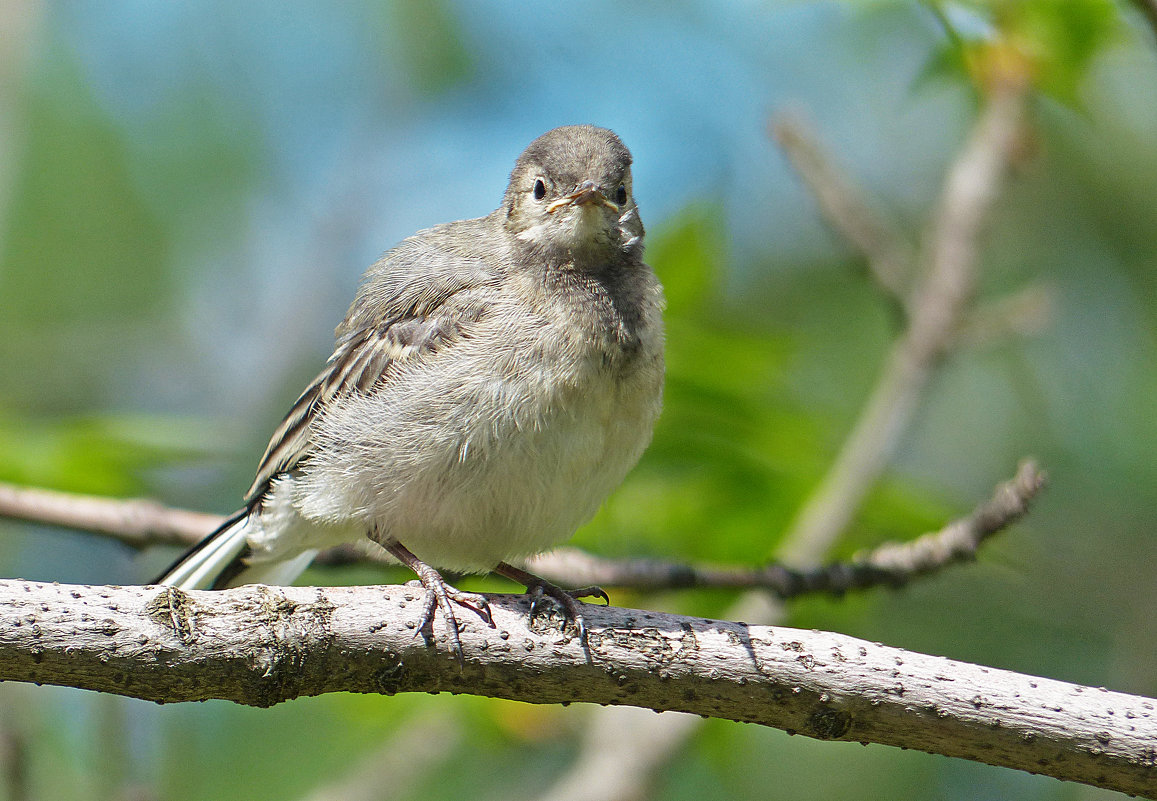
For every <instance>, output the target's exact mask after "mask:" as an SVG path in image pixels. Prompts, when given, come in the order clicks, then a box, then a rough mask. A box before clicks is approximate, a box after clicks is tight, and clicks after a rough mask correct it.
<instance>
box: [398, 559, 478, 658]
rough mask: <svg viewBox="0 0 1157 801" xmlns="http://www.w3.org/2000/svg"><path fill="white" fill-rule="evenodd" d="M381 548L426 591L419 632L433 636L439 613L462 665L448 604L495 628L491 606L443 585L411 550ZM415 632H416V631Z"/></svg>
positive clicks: (472, 593) (437, 576)
mask: <svg viewBox="0 0 1157 801" xmlns="http://www.w3.org/2000/svg"><path fill="white" fill-rule="evenodd" d="M382 547H383V548H385V549H386V550H387V551H389V552H390V554H391V555H392V556H393V557H394V558H396V559H397V560H398V561H399V562H401V563H402V564H404V565H405V566H406V567H408V568H410V569H411V570H413V571H414V572H415V573H417V574H418V579H419V580H420V581H421V582H422V586H423V587H425V588H426V610H425V611H424V612H423V613H422V619H421V621H420V622H419V624H418V631H429V632H430V635H431V636H433V631H434V630H433V622H434V612H435V610H437V609H441V610H442V617H443V618H445V620H446V628H447V630H448V631H449V633H450V647H451V648H452V649H453V650H454V655H455V656H456V657H458V662H459V663H460V664H461V663H463V662H464V661H465V659H464V657H463V656H462V641H461V640H459V639H458V619H457V618H456V617H455V616H454V607H453V606H451V605H450V602H451V601H453V602H454V603H456V604H458V605H459V606H464V607H466V608H467V609H469V610H470V611H471V612H474V613H475V614H477V615H478V617H480V618H482V619H483V620H484V621H486V623H487V625H489V626H490V627H491V628H494V619H493V617H491V615H490V604H489V603H487V601H486V596H484V595H479V594H478V593H474V592H462V591H461V590H458V589H455V588H454V587H451V586H450V585H449V584H447V583H446V580H445V579H444V578H442V574H441V573H439V572H438V571H437V570H435V569H434V568H432V567H430V566H429V565H428V564H426V563H425V562H423V561H422V560H421V559H419V558H418V557H416V556H414V554H413V553H411V552H410V549H409V548H407V547H406V546H404V545H402V544H401V543H400V542H384V543H382ZM415 633H416V632H415Z"/></svg>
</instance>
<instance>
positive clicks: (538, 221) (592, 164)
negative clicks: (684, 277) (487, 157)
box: [503, 125, 643, 268]
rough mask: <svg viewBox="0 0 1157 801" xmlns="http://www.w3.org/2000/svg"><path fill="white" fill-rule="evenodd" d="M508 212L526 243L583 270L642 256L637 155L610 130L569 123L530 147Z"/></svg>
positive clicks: (518, 165)
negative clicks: (634, 178)
mask: <svg viewBox="0 0 1157 801" xmlns="http://www.w3.org/2000/svg"><path fill="white" fill-rule="evenodd" d="M503 208H504V209H505V213H506V217H505V224H506V227H507V230H509V231H510V233H511V234H512V235H513V236H514V237H515V238H516V239H517V241H518V242H519V243H520V245H522V246H524V247H527V248H529V249H532V250H536V251H539V252H541V253H543V255H545V256H547V257H549V258H553V259H559V260H565V261H570V262H573V263H574V264H575V265H576V266H578V267H580V268H581V267H586V268H596V267H598V266H600V265H603V264H606V263H608V262H610V261H614V260H616V258H622V257H623V256H631V257H637V256H638V255H639V253H640V252H641V250H642V242H643V223H642V221H641V220H640V219H639V211H638V209H637V208H636V206H635V199H634V195H633V193H632V191H631V153H630V151H628V150H627V148H626V146H625V145H623V143H622V141H620V140H619V137H618V136H616V135H615V134H614V133H613V132H611V131H608V130H607V129H605V128H596V127H594V126H592V125H568V126H565V127H562V128H555V129H554V130H552V131H547V132H546V133H544V134H543V135H542V136H540V137H538V138H537V139H535V140H534V141H533V142H531V143H530V145H529V146H528V147H527V148H526V150H525V151H523V153H522V155H521V156H519V157H518V161H517V162H515V165H514V171H513V172H511V174H510V184H509V186H507V189H506V196H505V199H504V201H503Z"/></svg>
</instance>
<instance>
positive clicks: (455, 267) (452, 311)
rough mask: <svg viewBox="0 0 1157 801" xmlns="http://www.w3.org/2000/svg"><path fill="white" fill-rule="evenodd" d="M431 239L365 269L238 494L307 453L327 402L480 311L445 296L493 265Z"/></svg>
mask: <svg viewBox="0 0 1157 801" xmlns="http://www.w3.org/2000/svg"><path fill="white" fill-rule="evenodd" d="M471 222H473V221H471ZM436 232H437V229H435V231H432V232H424V233H427V234H432V233H436ZM430 239H431V237H429V236H428V237H427V238H423V237H421V236H420V235H419V236H417V237H413V238H412V239H410V240H406V241H405V242H403V243H402V244H401V245H399V247H398V248H396V249H395V250H393V251H391V252H390V253H388V254H386V256H384V257H383V258H382V259H381V260H380V261H379V262H378V263H377V264H375V265H374V266H373V267H371V268H370V270H369V271H368V272H367V273H366V276H365V279H364V280H363V284H362V288H361V289H360V290H359V292H358V296H357V298H356V299H355V300H354V303H353V305H352V306H350V310H349V313H348V314H347V315H346V318H345V320H344V321H343V322H342V324H341V325H340V326H338V329H337V334H338V341H337V346H336V348H335V349H334V352H333V355H332V356H330V357H329V360H328V361H327V362H326V366H325V369H324V370H322V371H321V373H320V374H318V376H317V377H316V378H314V379H313V381H311V382H310V383H309V386H307V387H306V388H305V391H304V392H302V393H301V395H300V396H299V397H298V398H297V400H296V401H295V402H294V404H293V407H292V408H291V409H290V410H289V413H288V414H287V415H286V416H285V418H284V419H283V420H282V421H281V424H280V425H279V426H278V427H277V430H276V431H275V432H274V433H273V437H272V438H271V439H270V441H269V446H268V447H267V448H266V449H265V455H264V456H262V457H261V462H260V464H259V465H258V468H257V477H256V478H255V479H254V480H253V485H252V486H251V487H250V488H249V491H248V492H247V493H246V494H245V503H246V504H248V505H249V506H254V505H256V504H258V503H260V501H261V498H262V496H263V495H264V494H265V492H266V490H267V489H268V488H269V484H270V482H271V481H272V480H273V479H274V478H275V477H276V476H277V475H279V474H281V473H284V472H286V471H288V470H292V469H293V468H294V467H295V466H296V465H297V464H298V463H299V462H300V461H301V460H302V459H303V458H304V457H305V456H306V455H307V454H308V453H309V451H310V449H311V447H312V439H311V430H310V429H311V424H312V421H313V420H314V418H315V416H316V415H317V414H318V413H319V412H320V411H321V410H322V409H324V408H325V406H326V405H328V404H330V403H332V402H333V401H334V400H335V399H338V398H341V397H343V396H346V395H350V394H352V393H354V392H363V393H364V392H369V391H370V390H372V389H373V388H374V386H375V385H376V384H377V383H378V382H379V381H381V380H382V378H383V377H384V376H386V375H387V374H388V372H389V370H390V369H391V367H392V366H397V365H399V364H402V363H408V362H411V361H413V360H415V359H423V358H429V356H430V355H431V354H432V353H435V352H438V351H440V350H444V349H446V348H447V347H449V346H450V345H452V343H453V342H454V341H455V340H456V339H457V338H458V336H459V334H460V332H461V329H462V326H463V325H464V324H467V323H469V322H471V321H472V320H476V319H477V318H478V316H479V315H480V314H481V313H482V311H483V310H482V307H481V306H480V305H479V303H478V302H476V301H471V302H470V303H457V302H451V298H455V297H456V296H458V297H459V298H460V297H461V295H460V293H462V292H463V291H464V290H469V289H473V288H476V287H481V286H485V285H488V284H493V283H495V282H496V281H497V271H496V270H495V269H494V265H493V263H492V262H491V261H490V260H482V259H472V258H464V255H465V254H463V253H460V252H453V251H454V250H455V249H453V248H452V249H451V250H450V251H449V252H448V251H447V249H445V248H440V247H438V241H437V239H438V238H436V237H434V238H433V241H430Z"/></svg>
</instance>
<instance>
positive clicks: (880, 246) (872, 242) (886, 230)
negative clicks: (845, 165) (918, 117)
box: [770, 114, 914, 312]
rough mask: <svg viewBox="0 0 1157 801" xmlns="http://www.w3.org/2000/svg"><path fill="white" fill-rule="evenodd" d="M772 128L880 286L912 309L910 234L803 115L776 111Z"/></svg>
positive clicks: (823, 208) (792, 160)
mask: <svg viewBox="0 0 1157 801" xmlns="http://www.w3.org/2000/svg"><path fill="white" fill-rule="evenodd" d="M770 131H771V135H772V136H773V137H775V140H776V141H777V142H778V143H779V146H780V147H781V148H782V149H783V152H784V153H786V154H787V157H788V158H789V159H790V160H791V164H792V166H793V167H794V168H795V171H796V173H797V174H798V175H799V176H800V178H802V179H803V181H804V183H806V184H807V187H808V189H809V190H811V193H812V195H813V196H814V197H815V199H816V201H817V202H818V203H819V206H820V210H821V211H822V212H823V214H824V217H825V218H826V219H827V220H828V222H829V223H830V224H831V226H832V227H833V228H834V229H835V230H836V232H838V233H839V234H841V235H842V236H843V238H844V239H845V240H846V241H847V242H849V243H850V244H851V245H852V246H853V247H855V248H856V250H858V251H859V252H860V255H861V256H863V257H864V259H865V260H866V262H867V265H868V270H869V272H870V273H871V275H872V277H873V278H874V279H875V281H876V283H877V284H879V286H880V288H881V289H883V290H884V291H885V292H887V293H888V294H889V295H890V296H891V297H892V298H893V299H895V300H896V301H897V302H898V303H899V304H900V306H901V307H904V311H905V312H907V311H908V310H907V308H906V306H907V298H906V295H907V289H906V284H907V281H908V279H909V277H910V276H911V274H912V272H913V262H914V254H913V252H912V247H911V246H910V245H909V244H908V242H907V240H905V238H904V236H903V235H902V234H901V233H900V232H899V231H898V230H896V228H895V226H893V225H891V224H890V223H889V222H888V221H887V220H885V219H884V218H882V217H880V216H879V215H878V214H876V213H875V212H874V211H873V210H872V207H871V205H870V204H869V203H867V202H866V201H865V200H864V199H863V195H862V193H861V192H860V191H859V190H858V188H857V187H856V186H855V185H854V184H853V183H852V181H851V179H850V178H848V176H847V174H846V173H844V172H843V171H842V170H840V169H838V168H837V167H836V166H835V164H834V161H833V159H832V157H831V156H830V155H829V154H828V153H827V152H826V151H825V150H824V149H823V148H822V147H821V146H820V144H819V141H818V137H816V135H815V134H814V133H813V132H812V131H811V130H810V129H809V127H808V126H807V125H806V124H805V123H804V121H803V119H802V117H801V116H800V115H798V114H779V115H776V117H775V118H774V119H773V120H772V122H771V125H770Z"/></svg>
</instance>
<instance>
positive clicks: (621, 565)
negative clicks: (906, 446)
mask: <svg viewBox="0 0 1157 801" xmlns="http://www.w3.org/2000/svg"><path fill="white" fill-rule="evenodd" d="M1043 484H1044V474H1043V473H1041V471H1040V469H1039V468H1038V467H1037V465H1036V463H1035V462H1033V461H1031V460H1026V461H1024V462H1022V463H1021V465H1020V468H1019V469H1018V470H1017V474H1016V476H1015V477H1014V478H1012V479H1011V480H1009V481H1007V482H1005V483H1004V484H1001V485H1000V486H999V487H997V488H996V491H995V493H994V494H993V497H992V498H991V499H989V500H988V501H986V502H985V503H984V504H982V505H981V506H979V507H977V508H976V509H975V510H973V512H972V513H971V514H969V515H968V516H967V517H963V518H961V519H959V520H956V521H954V522H952V523H950V524H949V525H947V526H945V527H944V528H943V529H941V530H939V531H935V532H931V533H928V534H925V535H923V536H921V537H918V538H916V539H914V540H911V541H909V542H892V543H885V544H883V545H880V546H878V547H876V548H873V549H871V550H869V551H866V552H864V553H862V554H858V555H856V556H855V557H853V558H852V560H851V561H848V562H842V563H835V564H831V565H826V566H817V567H812V568H808V569H804V570H794V569H791V568H788V567H785V566H784V565H781V564H772V565H768V566H766V567H763V568H755V569H751V568H721V567H718V568H710V567H693V566H690V565H682V564H675V563H671V562H666V561H661V560H644V559H627V560H610V559H602V558H599V557H596V556H593V555H591V554H588V553H585V552H583V551H579V550H577V549H574V548H566V549H559V550H558V551H555V552H552V553H548V554H543V555H542V556H540V557H536V558H535V559H534V560H532V561H531V562H530V564H529V566H530V567H531V569H532V570H534V571H535V572H536V573H538V574H540V575H543V576H545V577H547V578H551V579H553V580H556V581H560V582H563V583H567V584H571V585H572V586H580V585H585V584H598V585H601V586H607V587H630V588H632V589H644V590H666V589H675V588H681V587H723V588H728V589H757V590H767V591H769V592H772V593H775V594H776V595H777V596H779V597H780V598H782V599H785V600H786V599H789V598H794V597H797V596H799V595H803V594H813V593H835V594H840V593H844V592H847V591H849V590H857V589H865V588H868V587H875V586H880V585H888V586H896V585H900V584H904V583H905V582H907V581H910V580H911V579H912V578H914V577H916V576H920V575H923V574H926V573H929V572H932V571H936V570H940V569H941V568H943V567H945V566H947V565H949V564H952V563H954V562H959V561H963V560H968V559H972V558H974V557H975V555H976V551H977V549H978V548H979V547H980V545H981V544H982V543H983V542H984V541H985V540H986V539H987V538H988V537H989V536H991V535H992V534H995V533H996V532H998V531H1000V530H1002V529H1004V528H1006V527H1007V526H1008V525H1010V524H1011V523H1013V522H1015V521H1016V520H1018V519H1019V518H1021V517H1022V516H1023V515H1024V514H1025V512H1027V511H1028V504H1029V502H1030V501H1031V500H1032V499H1033V497H1035V496H1036V494H1037V492H1038V491H1039V490H1040V488H1041V487H1042V486H1043Z"/></svg>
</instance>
